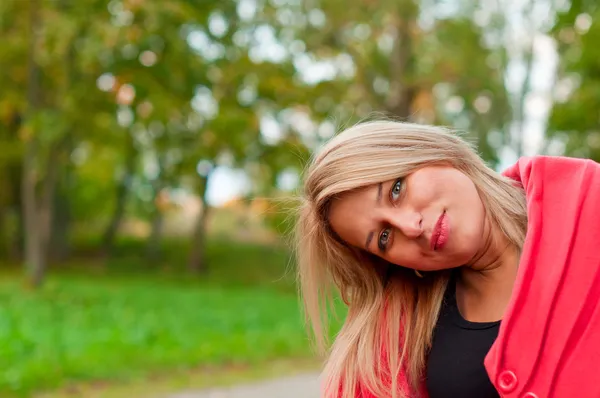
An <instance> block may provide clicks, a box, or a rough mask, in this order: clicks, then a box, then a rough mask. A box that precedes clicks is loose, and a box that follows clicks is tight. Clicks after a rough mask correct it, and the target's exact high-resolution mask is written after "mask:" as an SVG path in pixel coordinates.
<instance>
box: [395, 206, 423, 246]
mask: <svg viewBox="0 0 600 398" xmlns="http://www.w3.org/2000/svg"><path fill="white" fill-rule="evenodd" d="M387 218H388V220H387V222H388V223H389V224H390V225H391V226H392V227H394V228H396V229H398V230H399V231H400V232H402V234H403V235H404V236H406V237H407V238H409V239H416V238H418V237H419V236H421V234H422V233H423V216H422V215H421V213H419V212H416V211H414V210H412V209H409V208H407V207H397V208H393V209H390V212H389V214H388V217H387Z"/></svg>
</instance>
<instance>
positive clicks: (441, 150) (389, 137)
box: [296, 121, 527, 398]
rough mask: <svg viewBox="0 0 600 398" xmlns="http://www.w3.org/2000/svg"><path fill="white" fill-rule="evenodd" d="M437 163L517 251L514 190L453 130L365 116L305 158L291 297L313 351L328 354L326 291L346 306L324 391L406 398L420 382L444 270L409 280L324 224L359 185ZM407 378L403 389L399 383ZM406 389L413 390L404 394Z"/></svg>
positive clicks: (519, 234) (519, 214) (522, 218)
mask: <svg viewBox="0 0 600 398" xmlns="http://www.w3.org/2000/svg"><path fill="white" fill-rule="evenodd" d="M435 163H446V164H449V165H451V166H453V167H455V168H456V169H458V170H460V171H462V172H463V173H465V174H466V175H467V176H469V177H470V178H471V179H472V181H473V182H474V184H475V186H476V187H477V190H478V192H479V194H480V196H481V199H482V202H483V204H484V206H485V209H486V214H487V217H488V218H489V219H490V221H491V223H493V225H494V226H495V227H497V228H498V230H499V231H501V232H502V233H503V234H504V235H505V236H506V238H507V240H508V241H509V242H510V243H511V244H514V245H515V246H517V247H518V248H521V247H522V244H523V241H524V239H525V233H526V228H527V213H526V203H525V196H524V193H523V190H522V188H521V187H519V186H517V185H516V184H515V183H514V182H512V181H510V180H509V179H508V178H505V177H503V176H502V175H500V174H498V173H497V172H495V171H494V170H492V169H491V168H489V167H488V166H487V165H486V164H485V163H484V162H483V160H482V159H481V158H480V157H479V156H478V154H477V153H476V151H475V150H474V148H473V147H472V146H471V145H470V144H468V143H467V142H466V141H464V140H463V139H461V138H460V137H459V136H458V135H456V134H455V133H453V132H451V131H450V130H448V129H445V128H441V127H433V126H425V125H418V124H409V123H401V122H390V121H375V122H364V123H361V124H358V125H356V126H353V127H351V128H349V129H347V130H345V131H344V132H342V133H340V134H339V135H337V136H335V137H333V138H332V139H331V140H330V141H329V142H328V143H327V144H326V145H325V146H324V147H323V148H322V149H321V151H320V152H319V153H318V154H317V155H316V156H315V157H314V158H313V159H312V162H311V163H310V165H309V166H308V168H307V170H306V173H305V177H304V187H303V188H304V192H303V197H302V204H301V206H300V211H299V219H298V222H297V226H296V242H297V247H296V250H297V259H298V263H299V264H298V266H299V282H300V293H301V296H302V299H303V304H304V310H305V314H306V318H307V321H308V322H309V323H310V325H311V326H312V333H313V334H314V337H315V340H316V343H317V345H318V348H319V349H320V351H321V352H322V353H324V354H325V353H327V350H326V349H327V347H328V339H327V336H328V334H329V327H328V314H329V310H330V309H331V304H332V303H333V293H334V291H333V289H332V288H333V287H334V286H335V287H336V288H337V291H338V293H339V294H340V296H341V298H342V299H343V301H344V302H345V303H346V304H347V306H348V313H347V316H346V319H345V322H344V324H343V326H342V328H341V330H340V331H339V333H338V335H337V337H336V338H335V341H334V343H333V345H332V346H331V348H330V351H329V352H328V358H327V361H326V363H325V368H324V376H325V384H324V396H325V397H327V398H330V397H336V398H337V397H341V398H354V397H355V396H356V393H357V386H359V385H360V386H362V387H361V388H366V389H368V390H370V391H371V393H373V394H374V395H375V396H377V397H389V396H391V397H393V398H397V397H402V398H405V397H409V396H414V394H416V391H417V390H418V389H419V386H420V385H421V382H422V374H423V371H424V368H425V361H426V355H427V350H428V349H429V347H430V343H431V339H432V334H433V330H434V327H435V324H436V322H437V318H438V313H439V309H440V306H441V302H442V299H443V295H444V291H445V288H446V285H447V282H448V278H449V276H448V273H447V272H432V273H430V274H429V275H427V277H425V278H422V279H420V278H417V277H416V276H415V275H414V273H413V272H412V271H411V270H408V269H405V268H402V267H389V266H388V264H386V263H385V262H384V261H383V260H381V259H379V258H377V257H375V256H373V255H370V254H368V253H366V252H365V251H361V250H359V249H356V248H352V247H350V246H348V245H345V244H344V243H343V242H342V241H341V240H340V239H339V238H337V237H336V235H335V234H334V233H333V232H332V231H331V229H330V228H329V224H328V221H327V213H328V207H329V205H330V203H331V200H332V199H333V198H335V197H339V196H340V195H341V194H343V193H344V192H348V191H351V190H354V189H357V188H360V187H364V186H369V185H372V184H376V183H379V182H384V181H388V180H391V179H395V178H398V177H403V176H406V175H408V174H410V173H411V172H413V171H415V170H417V169H418V168H420V167H424V166H428V165H432V164H435ZM399 374H404V375H406V382H407V383H408V385H409V386H410V391H405V390H401V389H400V385H401V384H402V381H401V380H399V379H398V376H399ZM411 391H412V392H411Z"/></svg>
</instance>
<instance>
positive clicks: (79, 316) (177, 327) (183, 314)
mask: <svg viewBox="0 0 600 398" xmlns="http://www.w3.org/2000/svg"><path fill="white" fill-rule="evenodd" d="M130 249H131V248H130ZM171 250H172V252H171V253H168V257H167V258H169V260H168V261H162V262H161V264H160V266H155V267H154V268H152V269H148V266H146V265H144V264H143V262H141V261H140V260H139V257H140V256H139V255H138V256H136V255H135V254H132V255H126V253H135V252H136V251H135V250H123V252H122V253H120V255H119V256H118V257H117V259H116V260H112V261H109V262H108V264H105V263H104V262H100V261H98V262H96V263H95V262H93V261H89V262H86V263H81V262H75V263H73V264H69V265H68V266H64V267H62V269H61V270H56V271H53V272H51V273H50V276H49V277H48V280H47V282H46V284H45V285H44V287H43V288H42V289H41V290H40V291H36V292H34V291H28V290H26V289H24V288H23V287H22V284H21V279H20V277H18V276H17V275H18V274H17V273H14V272H12V273H11V272H8V273H4V274H1V275H0V302H1V303H2V305H1V306H0V396H2V397H5V396H11V395H13V396H31V395H32V394H33V392H35V391H42V390H48V389H55V388H59V387H62V386H64V385H66V384H67V383H71V382H77V381H92V380H101V381H108V382H112V381H120V382H127V381H131V380H135V379H139V378H140V377H145V376H147V375H150V374H152V373H156V372H166V371H173V372H177V371H181V370H185V369H192V368H194V369H203V368H207V369H208V368H219V367H223V368H227V367H229V368H231V367H232V366H246V367H249V368H252V367H257V368H259V367H261V366H263V365H264V364H265V363H268V362H270V361H273V360H277V359H281V358H309V357H310V350H309V345H308V341H307V338H306V334H305V330H304V327H303V323H302V319H301V316H300V311H299V306H298V299H297V295H296V292H295V288H294V284H293V273H292V271H290V270H288V269H287V266H288V265H289V264H290V258H289V255H288V254H287V253H286V252H285V251H283V250H279V249H275V248H272V247H261V246H256V245H250V244H245V245H244V244H232V243H223V242H211V243H210V244H209V247H208V252H207V257H208V260H209V262H210V264H211V272H210V273H209V274H208V275H205V276H202V277H195V278H194V277H191V276H189V275H188V276H186V274H185V273H184V272H183V270H182V269H181V263H182V260H183V259H182V258H178V255H181V253H184V252H185V251H184V250H179V249H177V248H172V249H171Z"/></svg>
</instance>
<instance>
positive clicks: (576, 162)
mask: <svg viewBox="0 0 600 398" xmlns="http://www.w3.org/2000/svg"><path fill="white" fill-rule="evenodd" d="M580 172H581V173H584V174H590V173H591V174H597V173H600V164H598V163H597V162H595V161H593V160H591V159H582V158H573V157H566V156H543V155H537V156H524V157H521V158H519V160H518V161H517V162H516V163H514V164H513V165H511V166H510V167H508V168H507V169H506V170H504V171H503V172H502V175H504V176H506V177H509V178H512V179H514V180H517V181H520V182H522V183H523V184H527V182H528V181H529V180H530V179H536V180H539V179H548V178H552V179H570V178H572V177H573V175H574V174H577V173H580Z"/></svg>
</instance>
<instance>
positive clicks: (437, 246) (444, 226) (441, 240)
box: [431, 211, 449, 251]
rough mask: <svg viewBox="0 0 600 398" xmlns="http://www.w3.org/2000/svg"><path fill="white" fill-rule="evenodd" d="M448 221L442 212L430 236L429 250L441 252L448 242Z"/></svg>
mask: <svg viewBox="0 0 600 398" xmlns="http://www.w3.org/2000/svg"><path fill="white" fill-rule="evenodd" d="M448 229H449V228H448V219H447V217H446V212H445V211H444V212H443V213H442V215H441V216H440V218H438V220H437V222H436V223H435V227H434V228H433V232H432V234H431V250H433V251H436V250H441V249H442V248H443V247H444V245H445V244H446V242H448Z"/></svg>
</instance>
